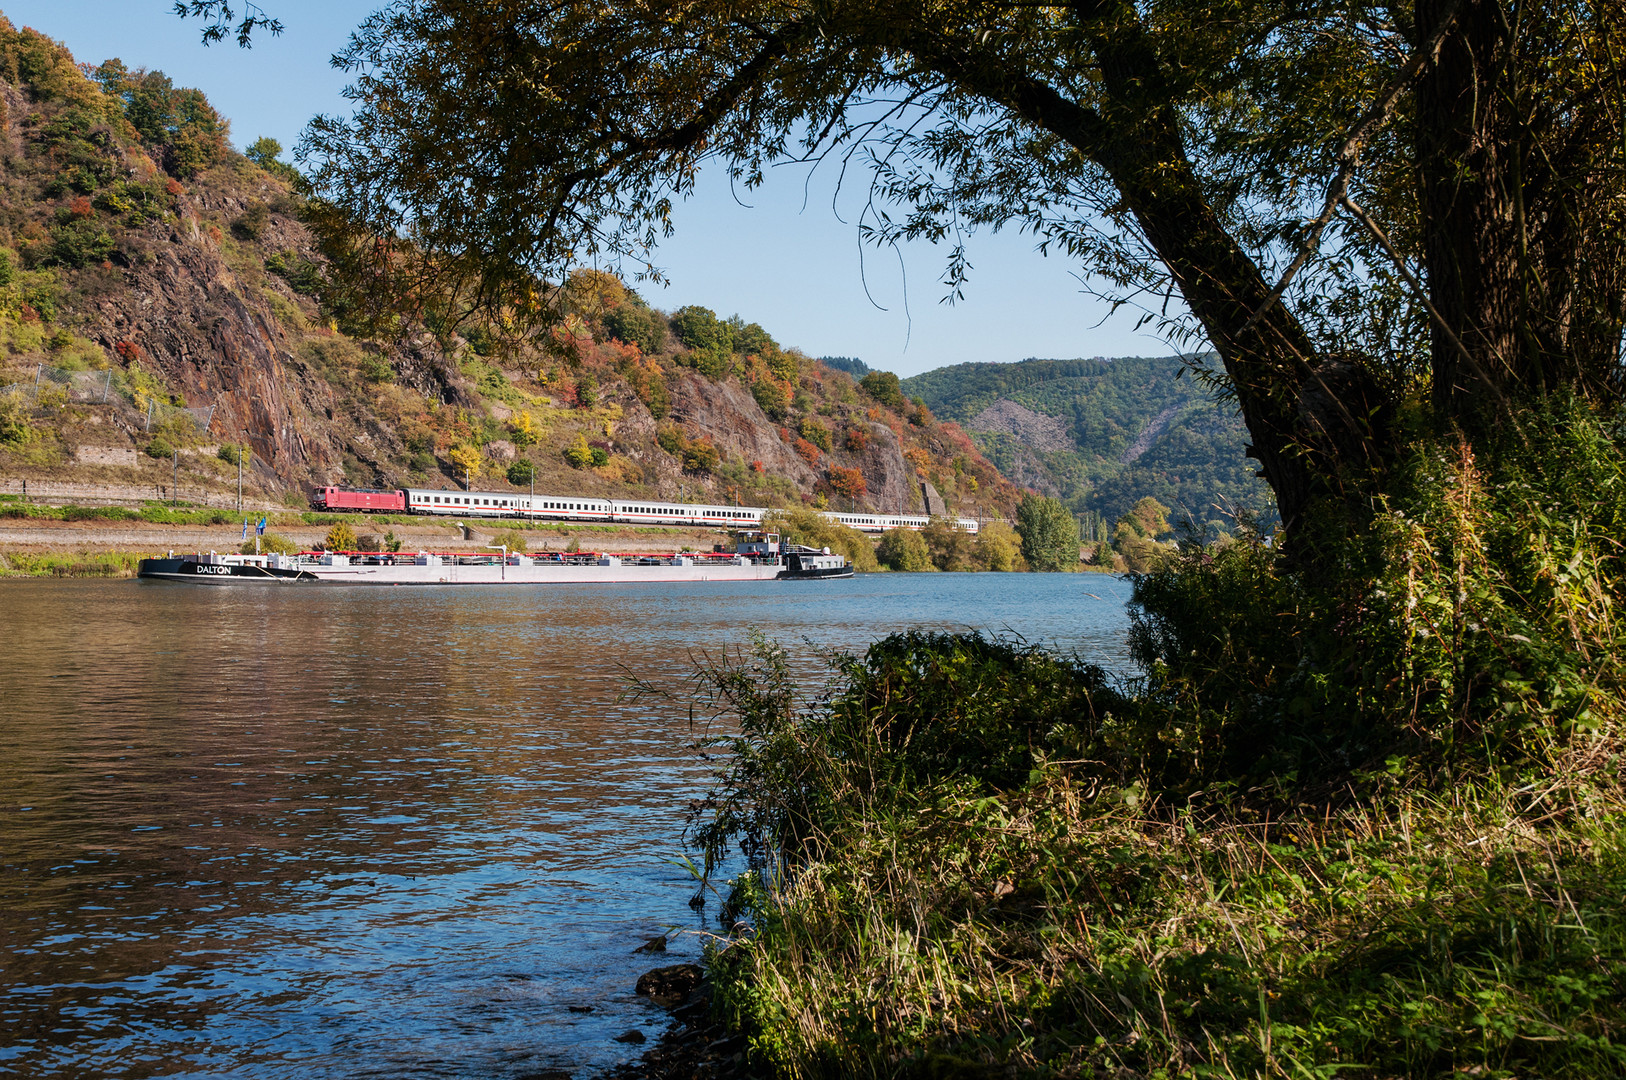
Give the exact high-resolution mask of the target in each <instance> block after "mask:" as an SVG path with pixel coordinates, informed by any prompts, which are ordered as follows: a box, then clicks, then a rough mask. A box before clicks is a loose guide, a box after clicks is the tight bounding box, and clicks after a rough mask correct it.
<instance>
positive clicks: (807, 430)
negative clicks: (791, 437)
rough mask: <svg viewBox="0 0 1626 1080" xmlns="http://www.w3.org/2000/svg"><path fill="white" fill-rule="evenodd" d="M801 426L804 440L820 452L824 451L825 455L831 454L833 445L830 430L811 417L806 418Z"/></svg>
mask: <svg viewBox="0 0 1626 1080" xmlns="http://www.w3.org/2000/svg"><path fill="white" fill-rule="evenodd" d="M799 426H800V428H801V436H802V438H804V439H806V440H807V441H808V442H810V443H812V444H813V445H814V446H816V447H818V448H819V449H820V450H823V451H824V452H825V453H827V454H828V453H829V452H830V445H831V444H830V429H829V428H827V427H825V426H824V425H823V424H821V423H819V422H818V421H817V420H815V419H813V418H812V417H811V416H809V417H805V418H804V419H803V420H802V422H801V424H800V425H799Z"/></svg>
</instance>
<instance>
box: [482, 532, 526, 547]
mask: <svg viewBox="0 0 1626 1080" xmlns="http://www.w3.org/2000/svg"><path fill="white" fill-rule="evenodd" d="M525 543H526V541H525V534H524V533H522V532H520V531H519V530H518V529H504V530H502V531H501V532H499V533H495V534H493V535H492V537H491V539H490V540H489V541H487V546H488V547H497V548H500V547H503V546H504V545H506V546H507V548H508V550H509V552H510V553H513V552H516V551H524V550H525Z"/></svg>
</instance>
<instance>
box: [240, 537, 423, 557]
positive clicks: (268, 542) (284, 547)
mask: <svg viewBox="0 0 1626 1080" xmlns="http://www.w3.org/2000/svg"><path fill="white" fill-rule="evenodd" d="M255 539H256V538H255V537H252V536H251V537H249V538H248V542H247V543H245V544H244V545H243V546H242V547H241V548H239V549H238V550H239V551H241V552H242V553H243V554H244V555H252V554H253V553H254V551H255ZM258 539H259V550H260V551H261V552H267V553H269V552H276V553H277V554H278V555H297V554H299V545H298V544H296V543H294V542H293V541H292V540H290V539H288V538H287V537H286V536H282V535H281V534H279V533H274V532H268V533H266V534H265V535H264V536H261V537H259V538H258ZM391 550H394V549H391Z"/></svg>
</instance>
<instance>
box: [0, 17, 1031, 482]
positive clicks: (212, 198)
mask: <svg viewBox="0 0 1626 1080" xmlns="http://www.w3.org/2000/svg"><path fill="white" fill-rule="evenodd" d="M166 110H167V111H166ZM154 115H157V116H159V118H160V119H159V120H158V121H154V120H153V119H152V117H153V116H154ZM225 130H226V128H225V122H224V119H223V118H220V117H218V116H216V115H215V114H214V113H213V110H212V109H209V108H208V106H207V102H206V101H205V100H204V99H203V98H202V96H201V95H199V94H197V92H196V91H188V90H184V89H178V88H175V87H173V86H172V85H171V84H170V82H169V80H168V79H167V78H164V77H163V76H162V75H161V73H154V72H144V71H141V70H135V71H131V70H128V69H126V68H125V67H124V65H122V64H119V63H118V62H116V61H110V62H107V63H104V64H100V65H97V66H94V67H91V66H87V67H84V68H81V67H80V66H78V65H76V64H75V63H74V61H73V58H72V57H71V56H69V55H68V54H67V52H66V50H64V49H63V48H62V47H61V46H59V45H57V44H56V43H54V42H51V41H49V40H48V39H46V38H44V37H42V36H40V35H38V34H35V33H34V32H32V31H30V30H26V29H25V30H21V31H19V30H17V29H16V28H14V27H12V26H11V25H10V24H8V23H5V22H4V20H3V19H0V131H3V133H4V136H5V138H4V144H3V145H0V157H3V158H4V166H5V170H4V171H5V183H4V188H3V190H0V278H3V279H4V281H3V283H0V343H3V345H4V350H3V352H0V386H5V385H8V384H9V385H11V386H13V387H14V389H13V392H12V393H10V394H9V395H6V397H5V400H4V401H0V474H6V475H9V476H12V477H27V476H35V477H40V478H52V479H55V480H59V481H60V480H79V481H85V482H98V483H102V482H117V481H119V480H121V479H123V480H127V481H129V482H130V483H132V484H136V485H138V486H139V485H140V484H159V483H160V482H161V481H162V480H163V479H164V478H165V476H166V474H167V475H168V477H170V478H173V479H175V480H179V479H180V478H181V468H182V466H183V464H184V466H185V468H186V469H187V470H188V471H189V473H190V480H191V482H192V483H193V485H194V486H201V487H206V486H207V485H208V484H210V483H219V482H222V481H224V480H225V478H226V474H227V473H228V472H229V471H232V470H228V469H227V468H226V466H225V465H223V464H222V463H221V462H220V461H218V460H213V459H212V457H211V451H212V450H213V449H214V448H215V447H220V446H223V447H225V448H226V449H227V450H232V453H229V454H225V457H227V458H229V459H232V458H233V454H235V450H233V448H234V447H236V446H244V447H246V448H247V449H248V451H249V453H248V454H247V455H246V460H247V462H248V468H249V476H250V482H251V483H252V484H253V485H254V486H255V487H256V488H257V489H259V490H260V491H262V492H263V493H264V494H266V495H269V496H271V497H276V498H285V499H288V500H289V501H297V499H298V496H299V495H300V494H301V493H304V492H308V490H309V489H311V488H313V487H317V486H322V485H326V484H350V485H362V486H371V485H391V486H394V485H416V486H427V487H448V486H453V485H454V484H461V483H473V484H477V485H479V486H485V487H497V488H502V487H510V486H518V487H526V486H528V485H530V484H532V483H533V482H534V483H535V485H536V486H537V489H538V490H565V491H571V492H579V493H582V494H590V495H628V496H631V495H643V496H645V497H653V498H679V497H683V498H706V499H714V500H728V501H738V502H742V503H747V504H755V505H769V506H794V505H801V504H804V503H812V504H817V505H832V506H837V507H852V508H862V509H877V510H900V509H915V510H918V509H920V508H921V506H922V497H921V495H920V490H921V488H920V482H921V481H923V480H929V481H931V482H932V483H934V484H935V489H936V490H939V491H941V492H942V493H943V495H944V497H945V500H946V505H947V507H948V508H949V509H950V510H951V511H959V512H966V513H970V512H974V511H975V510H977V509H981V510H982V511H983V512H985V513H997V512H999V511H1001V510H1003V509H1007V508H1008V507H1009V505H1010V504H1011V502H1012V501H1013V500H1014V499H1015V498H1016V497H1017V495H1018V492H1017V491H1016V489H1014V488H1013V487H1012V486H1011V485H1009V484H1008V483H1006V482H1005V481H1004V480H1003V479H1002V478H1001V477H1000V476H999V474H998V472H997V470H996V469H995V468H994V467H993V465H992V464H990V463H989V462H988V460H987V459H986V458H984V457H983V456H982V455H981V454H980V453H979V452H978V451H977V449H976V448H975V446H974V445H973V444H972V443H971V441H970V439H969V438H968V437H967V436H966V435H965V434H964V433H963V432H961V431H960V430H959V429H958V428H957V427H955V426H954V425H953V424H941V423H938V422H937V421H935V420H934V419H932V418H931V417H930V415H929V413H926V412H925V411H924V410H917V409H913V408H909V407H902V408H899V407H895V406H896V405H897V403H896V402H894V403H892V404H891V405H889V404H887V403H885V402H881V401H876V400H874V399H872V398H870V397H869V396H867V395H866V394H865V393H864V392H863V390H862V389H861V388H860V387H858V385H857V384H856V383H855V382H854V381H853V379H852V378H851V377H850V376H849V375H848V374H847V373H845V372H842V371H836V370H832V369H831V368H828V367H826V366H825V365H823V364H821V363H819V362H818V361H815V360H812V359H811V358H809V357H806V356H804V355H802V354H801V353H799V352H797V351H796V350H794V349H790V348H785V347H781V346H780V345H779V344H778V343H777V342H775V341H774V340H773V338H772V336H771V335H770V334H768V333H767V331H765V330H763V328H761V327H760V326H756V325H755V324H746V323H745V322H744V321H743V320H741V319H739V318H737V317H736V318H733V319H727V320H724V319H719V318H717V317H716V316H715V315H714V314H713V313H712V312H710V311H708V310H706V309H703V308H685V309H682V310H680V311H678V312H673V313H666V312H661V311H658V310H656V309H654V308H653V307H651V306H650V305H649V304H647V303H645V302H644V301H643V300H642V298H640V297H638V296H637V294H636V293H633V292H632V291H631V290H629V289H627V288H626V287H625V286H624V285H623V284H622V283H621V282H619V281H616V280H614V279H613V278H611V277H609V275H604V274H598V273H583V274H581V275H579V276H578V277H577V278H572V280H571V281H569V282H566V283H562V284H560V285H557V286H549V288H550V289H551V290H552V293H551V295H552V296H553V297H554V299H555V300H556V302H557V308H558V312H559V321H558V323H557V324H556V325H554V326H551V327H548V328H545V329H544V330H542V331H539V332H537V333H535V334H532V335H530V336H529V337H526V338H523V339H521V340H507V339H503V338H501V335H499V334H496V333H493V332H491V330H490V329H489V328H484V327H483V326H482V324H481V323H480V322H479V321H478V320H466V319H456V320H454V319H450V318H443V319H441V320H440V321H439V322H438V323H436V322H435V320H434V319H432V318H428V317H426V318H425V319H424V321H423V322H414V321H412V320H407V319H400V318H379V317H377V313H376V312H375V313H373V315H372V316H371V317H369V318H368V319H367V320H365V322H364V321H363V320H361V319H359V318H357V317H356V311H355V307H354V305H353V304H352V303H350V301H349V299H348V297H347V295H346V294H345V292H344V290H343V289H342V288H341V287H340V286H339V285H338V284H336V283H335V280H334V278H333V275H331V274H330V273H329V270H328V265H327V263H326V262H325V261H324V259H323V257H322V254H321V247H322V245H321V244H320V243H319V241H318V238H317V236H316V235H315V234H314V233H313V231H312V229H311V227H310V225H309V224H308V222H309V220H310V215H309V212H308V211H309V207H308V205H307V204H306V202H305V200H304V199H303V197H302V196H301V194H300V188H301V186H302V185H301V181H300V179H299V177H298V176H297V174H295V173H294V172H293V170H292V169H291V168H289V167H288V166H287V165H285V164H283V163H281V162H280V161H278V160H277V159H276V152H277V150H278V149H279V148H276V147H274V145H273V146H267V145H266V143H265V142H264V141H262V142H260V143H257V144H255V146H254V148H253V152H254V159H253V160H251V159H250V158H249V157H246V156H244V155H242V154H239V153H237V152H235V151H233V150H232V149H231V148H230V147H229V146H228V145H227V143H226V141H225ZM431 324H434V325H431ZM435 325H439V326H441V327H446V326H449V325H456V326H457V327H458V329H457V330H456V331H455V332H454V331H452V330H450V329H444V328H443V329H435ZM380 327H385V328H386V329H384V330H380V329H379V328H380ZM53 380H54V384H53ZM42 383H43V384H45V385H47V388H48V389H49V386H50V385H57V386H60V387H63V388H65V389H64V390H63V392H61V393H55V392H41V391H40V390H39V386H40V385H41V384H42ZM85 387H89V388H90V391H93V392H90V391H87V392H81V391H83V390H84V388H85ZM76 388H77V389H76ZM98 395H99V396H98ZM182 407H186V408H189V409H191V410H194V411H192V412H184V413H183V412H179V411H178V410H179V409H181V408H182ZM7 417H9V418H10V419H9V420H8V419H6V418H7ZM205 421H206V424H205V423H204V422H205ZM200 425H202V426H200ZM160 459H162V461H160ZM172 459H173V460H172ZM149 474H150V475H149Z"/></svg>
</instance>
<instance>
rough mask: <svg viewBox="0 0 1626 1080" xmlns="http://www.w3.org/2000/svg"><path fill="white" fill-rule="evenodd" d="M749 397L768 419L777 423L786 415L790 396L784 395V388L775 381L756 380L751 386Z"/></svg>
mask: <svg viewBox="0 0 1626 1080" xmlns="http://www.w3.org/2000/svg"><path fill="white" fill-rule="evenodd" d="M751 396H752V397H753V398H755V399H756V403H757V405H759V406H760V407H761V408H762V411H763V412H764V413H766V414H767V416H768V419H770V420H773V421H775V422H778V421H780V420H783V419H784V418H785V417H786V416H787V415H788V411H789V409H790V395H788V394H786V393H785V388H784V387H783V386H781V385H780V384H779V381H778V380H777V379H758V380H757V381H756V382H754V383H752V384H751Z"/></svg>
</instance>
